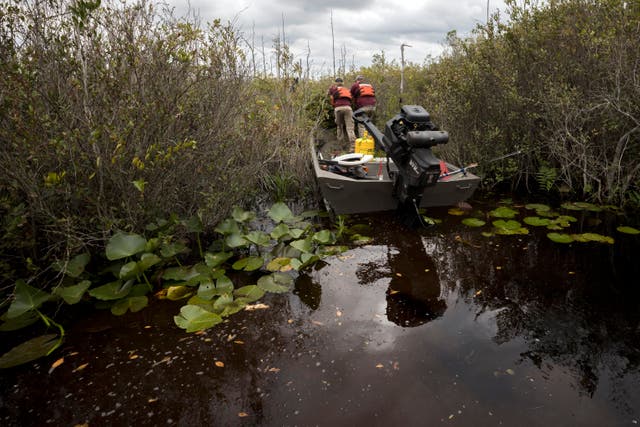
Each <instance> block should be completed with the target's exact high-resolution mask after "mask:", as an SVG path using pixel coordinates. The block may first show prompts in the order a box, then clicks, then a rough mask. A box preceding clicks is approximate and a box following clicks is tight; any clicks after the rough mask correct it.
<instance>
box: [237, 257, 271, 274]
mask: <svg viewBox="0 0 640 427" xmlns="http://www.w3.org/2000/svg"><path fill="white" fill-rule="evenodd" d="M263 265H264V260H263V259H262V257H259V256H249V257H246V258H241V259H239V260H238V261H236V262H234V263H233V265H232V266H231V268H233V269H234V270H244V271H254V270H257V269H259V268H261V267H262V266H263Z"/></svg>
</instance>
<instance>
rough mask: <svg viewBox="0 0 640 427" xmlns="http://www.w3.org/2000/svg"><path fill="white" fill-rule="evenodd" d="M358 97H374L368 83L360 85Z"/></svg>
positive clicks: (373, 91) (371, 87)
mask: <svg viewBox="0 0 640 427" xmlns="http://www.w3.org/2000/svg"><path fill="white" fill-rule="evenodd" d="M360 96H376V91H375V90H374V89H373V86H371V85H370V84H369V83H360Z"/></svg>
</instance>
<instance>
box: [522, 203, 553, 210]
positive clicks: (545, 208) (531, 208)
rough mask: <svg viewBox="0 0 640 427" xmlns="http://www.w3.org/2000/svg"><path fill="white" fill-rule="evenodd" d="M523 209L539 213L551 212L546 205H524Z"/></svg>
mask: <svg viewBox="0 0 640 427" xmlns="http://www.w3.org/2000/svg"><path fill="white" fill-rule="evenodd" d="M524 207H525V209H529V210H533V211H540V212H546V211H549V210H551V208H550V207H549V206H547V205H544V204H542V203H529V204H526V205H524Z"/></svg>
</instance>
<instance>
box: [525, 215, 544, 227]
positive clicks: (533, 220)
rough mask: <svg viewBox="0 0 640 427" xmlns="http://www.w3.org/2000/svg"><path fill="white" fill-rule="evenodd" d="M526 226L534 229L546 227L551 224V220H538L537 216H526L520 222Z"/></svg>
mask: <svg viewBox="0 0 640 427" xmlns="http://www.w3.org/2000/svg"><path fill="white" fill-rule="evenodd" d="M522 221H523V222H524V223H525V224H527V225H532V226H534V227H546V226H548V225H549V224H551V220H550V219H548V218H539V217H537V216H528V217H526V218H524V219H523V220H522Z"/></svg>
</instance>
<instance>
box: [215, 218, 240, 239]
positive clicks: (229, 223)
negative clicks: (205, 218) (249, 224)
mask: <svg viewBox="0 0 640 427" xmlns="http://www.w3.org/2000/svg"><path fill="white" fill-rule="evenodd" d="M213 231H215V232H216V233H220V234H223V235H225V236H228V235H230V234H240V227H238V223H237V222H236V221H234V220H233V219H231V218H227V219H225V220H224V221H222V222H221V223H220V224H218V225H217V226H216V227H215V228H214V229H213Z"/></svg>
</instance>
